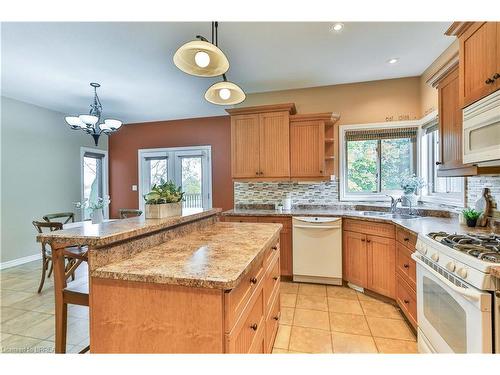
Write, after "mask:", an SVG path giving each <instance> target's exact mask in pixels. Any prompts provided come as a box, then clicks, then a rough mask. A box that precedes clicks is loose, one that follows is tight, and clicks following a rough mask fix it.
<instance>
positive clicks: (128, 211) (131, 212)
mask: <svg viewBox="0 0 500 375" xmlns="http://www.w3.org/2000/svg"><path fill="white" fill-rule="evenodd" d="M119 211H120V219H128V218H129V217H136V216H141V215H142V211H141V210H137V209H135V208H120V210H119Z"/></svg>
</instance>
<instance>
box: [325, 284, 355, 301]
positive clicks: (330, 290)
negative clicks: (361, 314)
mask: <svg viewBox="0 0 500 375" xmlns="http://www.w3.org/2000/svg"><path fill="white" fill-rule="evenodd" d="M326 293H327V295H328V297H331V298H341V299H351V300H354V301H357V300H358V296H357V294H356V291H355V290H354V289H351V288H346V287H343V286H331V285H328V286H327V287H326Z"/></svg>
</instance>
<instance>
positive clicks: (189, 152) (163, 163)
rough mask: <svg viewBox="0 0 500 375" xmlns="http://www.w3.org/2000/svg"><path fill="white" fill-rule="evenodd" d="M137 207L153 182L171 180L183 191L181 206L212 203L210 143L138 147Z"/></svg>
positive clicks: (210, 204)
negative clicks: (144, 148) (158, 147)
mask: <svg viewBox="0 0 500 375" xmlns="http://www.w3.org/2000/svg"><path fill="white" fill-rule="evenodd" d="M139 159H140V169H139V175H140V176H141V178H140V183H139V207H141V208H144V199H143V195H144V194H147V193H148V192H149V190H150V189H151V187H152V186H153V185H154V184H158V183H160V181H161V180H162V179H163V180H165V181H173V182H174V183H175V184H176V185H177V186H181V188H182V191H183V192H184V202H183V203H182V205H183V207H184V208H211V207H212V198H211V196H212V194H211V193H212V173H211V171H212V165H211V146H196V147H176V148H164V149H154V150H139Z"/></svg>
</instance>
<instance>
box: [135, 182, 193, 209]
mask: <svg viewBox="0 0 500 375" xmlns="http://www.w3.org/2000/svg"><path fill="white" fill-rule="evenodd" d="M183 198H184V192H182V191H181V188H180V186H179V187H177V186H175V184H174V183H173V182H172V181H169V182H166V181H164V180H163V179H162V180H161V181H160V183H159V184H154V185H153V187H152V188H151V191H150V192H149V193H148V194H146V195H144V199H145V201H146V209H145V215H146V219H162V218H164V217H169V216H180V215H181V214H182V200H183Z"/></svg>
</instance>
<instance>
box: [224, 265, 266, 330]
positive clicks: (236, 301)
mask: <svg viewBox="0 0 500 375" xmlns="http://www.w3.org/2000/svg"><path fill="white" fill-rule="evenodd" d="M263 278H264V268H263V267H262V262H259V263H258V264H257V265H256V266H254V268H252V270H250V272H248V273H247V274H246V275H245V276H244V277H243V279H242V280H241V282H240V283H239V284H238V286H236V287H235V288H234V289H232V290H231V291H229V292H227V293H226V294H225V298H224V304H225V311H226V323H225V325H226V332H230V331H231V329H232V328H233V326H234V324H235V323H236V321H237V320H238V319H239V317H240V315H242V313H243V311H244V310H245V307H246V305H247V304H248V302H249V301H250V300H251V299H252V296H253V295H254V294H255V293H256V292H257V291H259V290H260V289H262V283H263Z"/></svg>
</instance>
